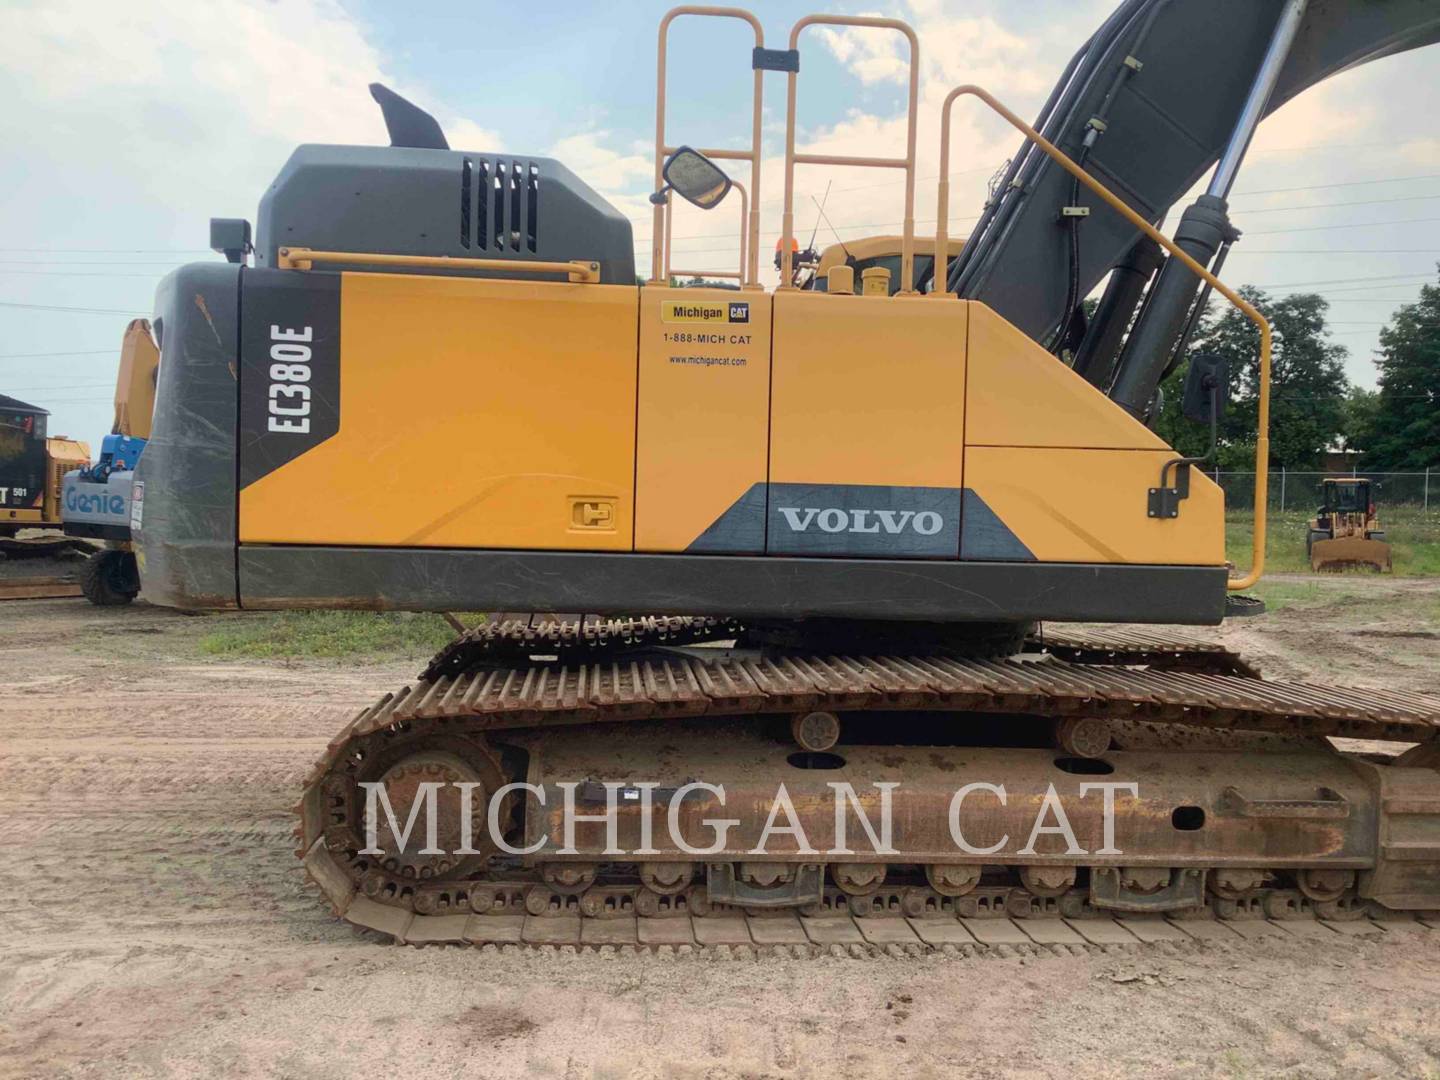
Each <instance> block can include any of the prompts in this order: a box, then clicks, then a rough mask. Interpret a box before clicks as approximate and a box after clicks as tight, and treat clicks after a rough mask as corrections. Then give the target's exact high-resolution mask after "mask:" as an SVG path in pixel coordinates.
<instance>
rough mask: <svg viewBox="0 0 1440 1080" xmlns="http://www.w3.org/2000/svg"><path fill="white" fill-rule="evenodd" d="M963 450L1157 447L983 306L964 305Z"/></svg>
mask: <svg viewBox="0 0 1440 1080" xmlns="http://www.w3.org/2000/svg"><path fill="white" fill-rule="evenodd" d="M966 306H967V307H969V308H970V347H969V357H968V359H969V368H970V381H969V387H968V393H969V395H970V407H969V409H968V411H967V414H966V419H967V424H968V430H967V434H966V439H967V441H968V442H969V444H970V445H971V446H1081V447H1096V448H1113V449H1144V450H1158V449H1162V448H1164V446H1165V442H1164V440H1162V439H1161V438H1160V437H1159V436H1158V435H1156V434H1155V433H1154V432H1153V431H1151V430H1150V429H1149V428H1147V427H1146V426H1145V425H1144V424H1142V423H1140V422H1139V421H1138V420H1136V419H1135V418H1134V417H1133V416H1131V415H1130V414H1129V413H1127V412H1126V411H1125V410H1124V409H1122V408H1120V406H1118V405H1116V404H1115V403H1114V402H1112V401H1111V400H1110V399H1109V398H1107V397H1106V396H1105V395H1104V394H1102V393H1101V392H1100V391H1099V390H1097V389H1095V387H1093V386H1091V385H1090V384H1089V383H1088V382H1086V381H1085V380H1084V379H1082V378H1081V377H1080V376H1079V375H1076V374H1075V373H1074V372H1073V371H1071V370H1070V369H1069V368H1068V367H1066V366H1065V365H1064V364H1062V363H1061V362H1060V361H1059V360H1057V359H1055V357H1053V356H1051V355H1050V354H1049V353H1047V352H1046V351H1045V350H1044V349H1042V348H1040V346H1039V345H1036V344H1035V342H1033V341H1031V340H1030V339H1029V338H1028V337H1026V336H1025V335H1024V334H1022V333H1021V332H1020V331H1019V330H1017V329H1015V327H1013V326H1011V325H1010V324H1009V323H1008V322H1006V321H1005V320H1004V319H1003V318H1001V317H1000V316H999V315H997V314H995V312H993V311H991V310H990V309H989V308H988V307H986V306H985V305H984V304H979V303H974V302H970V303H967V304H966Z"/></svg>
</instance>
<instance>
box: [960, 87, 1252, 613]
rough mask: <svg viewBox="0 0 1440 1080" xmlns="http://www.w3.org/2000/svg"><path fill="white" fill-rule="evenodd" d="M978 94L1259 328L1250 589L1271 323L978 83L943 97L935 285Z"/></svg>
mask: <svg viewBox="0 0 1440 1080" xmlns="http://www.w3.org/2000/svg"><path fill="white" fill-rule="evenodd" d="M965 96H970V97H978V98H979V99H980V100H981V101H983V102H984V103H985V104H986V105H989V106H990V108H992V109H994V110H995V111H996V112H997V113H999V114H1000V115H1001V116H1003V117H1004V118H1005V119H1006V120H1007V121H1008V122H1009V124H1010V126H1011V127H1013V128H1015V129H1016V130H1017V131H1019V132H1020V133H1021V134H1023V135H1024V136H1025V137H1026V138H1027V139H1029V140H1030V141H1031V142H1033V143H1034V144H1035V145H1036V146H1038V147H1039V148H1040V149H1041V150H1043V151H1045V153H1046V154H1048V155H1049V156H1050V157H1051V158H1052V159H1053V160H1054V161H1055V162H1056V163H1057V164H1059V165H1060V167H1061V168H1063V169H1064V170H1065V171H1066V172H1068V173H1069V174H1070V175H1071V176H1073V177H1075V179H1076V180H1079V181H1080V183H1082V184H1084V185H1085V186H1086V187H1087V188H1089V189H1090V190H1091V191H1093V192H1094V193H1095V194H1096V195H1098V196H1100V198H1101V199H1102V200H1104V202H1105V204H1106V205H1107V206H1109V207H1110V208H1111V209H1112V210H1114V211H1115V212H1116V213H1117V214H1119V215H1120V216H1121V217H1123V218H1124V219H1125V220H1126V221H1128V222H1129V223H1130V224H1131V225H1134V226H1135V227H1136V228H1137V229H1139V230H1140V231H1141V232H1143V233H1144V234H1145V235H1146V236H1148V237H1150V239H1152V240H1154V241H1155V242H1156V243H1157V244H1159V245H1160V246H1161V247H1163V248H1164V249H1165V250H1166V251H1168V252H1169V253H1170V254H1171V256H1173V257H1174V258H1176V259H1179V260H1180V264H1181V265H1182V266H1184V267H1185V268H1186V269H1187V270H1189V271H1190V272H1191V273H1193V274H1195V275H1196V276H1197V277H1199V278H1200V279H1201V280H1202V281H1204V282H1206V283H1208V284H1209V285H1210V287H1211V288H1213V289H1214V290H1215V291H1216V292H1218V293H1219V294H1220V295H1221V296H1223V297H1225V299H1226V300H1229V301H1230V303H1232V304H1234V305H1235V306H1236V307H1237V308H1239V309H1240V310H1241V311H1242V312H1244V313H1245V316H1246V317H1247V318H1248V319H1249V320H1250V321H1251V322H1253V323H1254V324H1255V325H1256V326H1257V327H1259V328H1260V401H1259V416H1258V419H1257V424H1256V427H1257V433H1256V439H1255V535H1254V537H1253V539H1252V541H1251V556H1250V572H1249V573H1248V574H1246V575H1245V576H1244V577H1241V578H1231V579H1230V581H1229V585H1228V587H1229V588H1230V589H1232V590H1238V589H1248V588H1250V587H1251V586H1253V585H1254V584H1255V583H1256V582H1257V581H1259V580H1260V575H1261V574H1263V573H1264V572H1265V525H1266V521H1265V501H1266V498H1267V496H1268V493H1269V491H1268V480H1269V475H1268V471H1269V466H1270V323H1269V322H1268V321H1267V320H1266V318H1265V316H1264V315H1261V314H1260V312H1258V311H1256V310H1255V307H1254V305H1252V304H1250V303H1249V302H1248V301H1246V299H1245V298H1244V297H1243V296H1241V295H1240V294H1239V293H1237V292H1235V290H1234V289H1232V288H1230V287H1229V286H1228V285H1226V284H1225V283H1224V282H1223V281H1221V280H1220V279H1219V278H1217V277H1216V276H1215V275H1214V274H1212V273H1210V271H1209V270H1207V269H1206V268H1205V267H1203V266H1201V265H1200V264H1199V263H1198V262H1196V261H1195V260H1194V259H1192V258H1191V257H1190V256H1189V255H1187V254H1186V253H1185V252H1184V251H1182V250H1181V249H1180V248H1179V247H1178V246H1177V245H1176V244H1175V242H1174V241H1172V240H1171V239H1170V238H1169V237H1168V236H1165V235H1164V234H1162V233H1161V232H1160V231H1159V230H1158V229H1156V228H1155V226H1153V225H1151V224H1150V223H1149V222H1148V221H1146V220H1145V219H1144V218H1142V217H1141V216H1140V215H1139V214H1137V213H1136V212H1135V211H1134V210H1132V209H1130V207H1129V206H1128V205H1126V204H1125V203H1124V202H1123V201H1121V199H1120V198H1119V197H1118V196H1116V195H1115V194H1114V193H1113V192H1111V191H1110V189H1109V188H1107V187H1106V186H1105V185H1104V184H1102V183H1100V181H1099V180H1096V179H1095V178H1094V177H1093V176H1091V175H1090V174H1089V173H1087V172H1086V171H1085V170H1084V169H1082V168H1081V167H1080V166H1079V165H1077V164H1075V162H1073V161H1072V160H1070V158H1069V157H1068V156H1067V155H1066V154H1065V152H1064V151H1062V150H1061V149H1060V148H1059V147H1057V146H1055V145H1054V144H1053V143H1051V142H1050V141H1049V140H1048V139H1046V138H1045V137H1044V136H1043V135H1041V134H1040V133H1039V132H1038V131H1036V130H1035V129H1034V128H1032V127H1031V126H1030V125H1029V124H1027V123H1025V121H1024V120H1021V119H1020V117H1018V116H1016V115H1015V114H1014V113H1013V112H1011V111H1010V110H1009V109H1007V108H1006V107H1005V106H1004V105H1002V104H1000V102H998V101H996V100H995V98H994V97H992V96H991V95H990V93H989V92H988V91H986V90H984V89H982V88H981V87H978V86H971V85H967V86H957V87H956V88H955V89H954V90H951V91H950V93H949V94H948V95H947V96H946V98H945V106H944V109H943V110H942V112H941V116H940V184H941V187H940V199H941V203H940V206H939V208H938V217H939V221H938V223H937V227H936V233H935V243H936V248H935V257H936V258H937V259H938V260H940V262H939V264H938V265H937V267H936V274H935V281H936V283H937V286H939V285H941V284H942V283H944V282H946V281H947V280H948V278H949V272H948V268H949V262H950V260H949V257H948V252H947V251H946V250H945V248H944V247H943V246H942V245H943V242H944V240H945V228H946V221H945V214H946V210H947V208H948V207H947V202H948V190H947V189H948V186H949V185H948V183H947V178H948V177H949V173H950V106H951V105H953V104H954V103H955V100H956V99H957V98H960V97H965Z"/></svg>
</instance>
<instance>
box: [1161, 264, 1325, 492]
mask: <svg viewBox="0 0 1440 1080" xmlns="http://www.w3.org/2000/svg"><path fill="white" fill-rule="evenodd" d="M1240 293H1241V295H1243V296H1244V297H1245V299H1247V300H1249V301H1250V303H1252V304H1254V305H1255V306H1256V307H1257V308H1259V309H1260V312H1261V314H1263V315H1264V316H1265V317H1266V318H1267V319H1269V320H1270V327H1271V331H1272V342H1273V346H1272V350H1271V358H1270V464H1271V466H1272V467H1277V468H1278V467H1280V466H1284V467H1286V468H1289V469H1305V468H1314V467H1315V466H1317V465H1318V464H1319V462H1320V458H1321V456H1322V455H1323V454H1324V453H1325V450H1326V448H1327V447H1329V446H1331V445H1332V444H1333V443H1335V442H1336V441H1337V439H1339V437H1340V436H1341V435H1342V434H1344V433H1345V431H1346V421H1347V415H1348V414H1347V411H1346V394H1347V392H1348V390H1349V384H1348V383H1347V381H1346V378H1345V367H1344V362H1345V356H1346V350H1345V348H1344V347H1343V346H1341V345H1337V344H1335V343H1334V342H1333V341H1330V340H1329V330H1328V328H1327V326H1326V323H1325V314H1326V311H1327V309H1328V308H1329V306H1330V305H1329V304H1328V302H1327V301H1326V300H1325V299H1324V298H1323V297H1321V296H1318V295H1316V294H1314V293H1296V294H1292V295H1290V296H1283V297H1279V298H1273V297H1271V296H1269V295H1267V294H1266V293H1264V292H1263V291H1261V290H1260V289H1256V288H1255V287H1253V286H1249V285H1247V286H1244V287H1243V288H1241V290H1240ZM1189 351H1190V353H1191V354H1192V355H1193V354H1194V353H1198V352H1206V353H1219V354H1221V355H1222V356H1224V357H1225V358H1226V360H1227V361H1228V362H1229V367H1230V404H1229V407H1228V408H1227V410H1226V413H1225V420H1224V422H1223V423H1222V424H1221V428H1220V451H1219V463H1220V465H1221V467H1222V468H1227V469H1246V468H1250V467H1252V466H1253V464H1254V461H1255V432H1256V427H1257V418H1258V414H1259V401H1260V385H1259V384H1260V331H1259V330H1258V329H1257V328H1256V326H1255V324H1254V323H1252V322H1251V321H1250V320H1249V319H1248V318H1246V317H1245V316H1244V315H1243V314H1242V313H1241V312H1240V311H1238V310H1236V309H1235V308H1233V307H1231V306H1229V305H1228V304H1227V305H1225V306H1224V308H1223V309H1222V310H1221V311H1220V313H1219V314H1218V315H1216V314H1215V311H1214V309H1213V308H1212V309H1211V310H1210V311H1207V312H1206V315H1205V317H1204V318H1203V319H1202V320H1201V322H1200V325H1199V327H1197V329H1196V333H1195V337H1194V339H1193V340H1192V343H1191V346H1190V350H1189ZM1184 386H1185V379H1184V368H1183V367H1182V368H1181V369H1180V370H1178V371H1176V372H1175V373H1174V374H1172V375H1171V376H1170V378H1168V379H1167V380H1166V381H1165V384H1164V389H1165V402H1164V408H1163V409H1162V411H1161V415H1160V418H1159V421H1158V422H1157V424H1156V430H1157V431H1158V432H1159V434H1160V435H1161V437H1162V438H1165V439H1167V440H1169V441H1170V443H1171V445H1173V446H1174V447H1175V448H1176V449H1178V450H1180V451H1182V452H1184V453H1187V454H1196V453H1202V452H1203V451H1204V449H1205V447H1206V445H1207V444H1208V442H1209V432H1208V431H1206V430H1204V429H1203V428H1202V427H1201V426H1200V425H1198V424H1193V423H1191V422H1190V421H1188V420H1185V419H1184V418H1183V417H1182V416H1181V414H1180V400H1181V397H1182V396H1183V393H1184Z"/></svg>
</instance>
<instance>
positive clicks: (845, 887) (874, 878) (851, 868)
mask: <svg viewBox="0 0 1440 1080" xmlns="http://www.w3.org/2000/svg"><path fill="white" fill-rule="evenodd" d="M830 873H831V875H832V876H833V877H834V878H835V887H836V888H838V889H839V890H840V891H841V892H843V893H846V894H847V895H849V896H868V895H870V894H871V893H873V892H874V891H875V890H876V889H878V888H880V886H881V885H883V884H884V883H885V864H884V863H837V864H836V865H834V866H832V867H831V868H830Z"/></svg>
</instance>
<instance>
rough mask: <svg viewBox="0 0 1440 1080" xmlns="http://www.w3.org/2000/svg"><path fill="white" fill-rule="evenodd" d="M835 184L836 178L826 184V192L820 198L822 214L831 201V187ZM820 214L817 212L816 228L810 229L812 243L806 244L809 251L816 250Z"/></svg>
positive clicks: (812, 196)
mask: <svg viewBox="0 0 1440 1080" xmlns="http://www.w3.org/2000/svg"><path fill="white" fill-rule="evenodd" d="M834 185H835V181H834V180H831V181H830V182H829V183H828V184H826V185H825V194H824V195H823V196H821V199H820V214H823V213H825V204H826V203H827V202H829V201H830V189H831V188H832V187H833V186H834ZM810 198H811V199H814V198H815V196H814V195H811V196H810ZM820 214H816V215H815V228H813V229H811V230H810V243H808V244H806V245H805V247H806V250H808V251H814V250H815V234H816V233H818V232H819V231H820Z"/></svg>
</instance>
